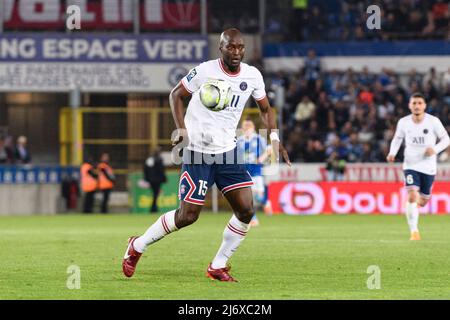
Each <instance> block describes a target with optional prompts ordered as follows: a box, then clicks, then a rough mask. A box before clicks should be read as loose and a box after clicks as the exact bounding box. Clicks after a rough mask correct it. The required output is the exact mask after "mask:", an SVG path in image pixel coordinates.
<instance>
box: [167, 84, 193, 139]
mask: <svg viewBox="0 0 450 320" xmlns="http://www.w3.org/2000/svg"><path fill="white" fill-rule="evenodd" d="M190 95H191V94H190V93H189V92H188V91H187V90H186V88H185V87H184V86H183V84H182V83H181V81H180V82H179V83H178V84H177V85H176V86H175V88H173V89H172V91H171V92H170V95H169V105H170V109H171V110H172V116H173V120H174V121H175V125H176V126H177V134H176V135H174V138H173V140H172V146H175V145H177V144H179V143H180V142H181V141H183V140H186V139H187V137H188V135H187V130H186V125H185V124H184V111H185V108H184V101H183V99H184V98H185V97H188V96H190Z"/></svg>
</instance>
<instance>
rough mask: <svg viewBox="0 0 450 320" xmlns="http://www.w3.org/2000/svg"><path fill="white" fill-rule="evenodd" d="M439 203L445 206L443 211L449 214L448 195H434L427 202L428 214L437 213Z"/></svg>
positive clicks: (449, 201) (449, 198) (449, 200)
mask: <svg viewBox="0 0 450 320" xmlns="http://www.w3.org/2000/svg"><path fill="white" fill-rule="evenodd" d="M440 202H442V203H443V204H444V205H445V211H446V212H447V213H450V195H448V194H445V193H438V194H434V195H433V196H432V197H431V201H430V202H429V205H430V209H429V210H430V212H432V213H435V212H438V206H439V203H440Z"/></svg>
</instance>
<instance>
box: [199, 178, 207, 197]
mask: <svg viewBox="0 0 450 320" xmlns="http://www.w3.org/2000/svg"><path fill="white" fill-rule="evenodd" d="M198 182H200V188H199V189H198V195H199V196H206V191H208V181H205V180H198Z"/></svg>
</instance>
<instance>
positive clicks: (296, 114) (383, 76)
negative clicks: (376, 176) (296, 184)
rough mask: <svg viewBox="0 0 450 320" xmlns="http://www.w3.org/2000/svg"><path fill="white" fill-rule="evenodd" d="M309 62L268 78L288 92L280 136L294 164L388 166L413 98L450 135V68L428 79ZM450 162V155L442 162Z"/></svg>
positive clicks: (429, 74)
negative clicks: (417, 96)
mask: <svg viewBox="0 0 450 320" xmlns="http://www.w3.org/2000/svg"><path fill="white" fill-rule="evenodd" d="M305 61H306V62H305V67H304V68H302V69H301V70H300V71H299V72H298V73H296V74H285V73H283V72H278V73H276V74H272V75H266V77H267V78H268V79H269V86H272V85H274V84H277V85H282V86H284V88H285V92H286V104H285V106H284V108H283V119H284V121H283V128H282V132H283V138H284V141H285V144H286V147H287V150H288V152H289V154H290V157H291V160H292V161H297V162H298V161H301V162H326V161H327V160H329V159H335V160H337V161H339V160H344V161H346V162H383V161H385V158H386V155H387V153H388V150H389V145H390V141H391V139H392V137H393V135H394V132H395V126H396V123H397V121H398V120H399V119H400V118H401V117H403V116H406V115H408V114H409V113H410V111H409V109H408V97H409V95H410V94H412V93H414V92H422V93H423V94H424V95H425V97H426V99H427V104H428V107H427V112H428V113H430V114H433V115H435V116H437V117H439V118H440V119H441V121H442V122H443V124H444V126H446V128H447V130H449V131H450V68H449V69H448V71H447V72H445V73H442V74H439V73H438V72H437V71H436V70H435V69H434V68H431V69H430V70H429V71H428V72H427V73H426V74H420V73H418V72H416V70H411V71H410V72H409V73H408V74H399V73H396V72H394V71H393V70H388V69H383V70H382V71H381V72H379V73H372V72H369V70H368V68H367V67H365V68H363V70H353V69H351V68H349V69H347V70H332V71H327V72H324V71H321V70H320V60H319V59H318V58H316V57H314V55H313V54H312V55H311V56H310V58H307V59H306V60H305ZM400 154H402V153H400ZM447 159H448V153H446V154H443V155H441V157H440V160H441V161H445V160H447ZM399 160H402V159H401V158H399Z"/></svg>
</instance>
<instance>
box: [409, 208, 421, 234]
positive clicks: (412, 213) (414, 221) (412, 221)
mask: <svg viewBox="0 0 450 320" xmlns="http://www.w3.org/2000/svg"><path fill="white" fill-rule="evenodd" d="M406 219H408V225H409V230H410V231H411V232H417V231H419V229H418V224H419V208H418V207H417V203H416V202H409V201H408V202H407V203H406Z"/></svg>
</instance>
